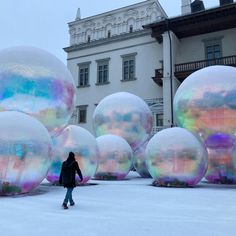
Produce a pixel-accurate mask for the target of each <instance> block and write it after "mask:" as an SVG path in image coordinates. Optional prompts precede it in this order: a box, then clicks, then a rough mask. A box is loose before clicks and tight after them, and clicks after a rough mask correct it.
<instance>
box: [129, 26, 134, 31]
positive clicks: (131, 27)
mask: <svg viewBox="0 0 236 236" xmlns="http://www.w3.org/2000/svg"><path fill="white" fill-rule="evenodd" d="M133 30H134V27H133V25H130V26H129V32H130V33H132V32H133Z"/></svg>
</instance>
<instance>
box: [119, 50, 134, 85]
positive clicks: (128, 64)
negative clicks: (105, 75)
mask: <svg viewBox="0 0 236 236" xmlns="http://www.w3.org/2000/svg"><path fill="white" fill-rule="evenodd" d="M136 55H137V53H133V54H129V55H123V56H121V57H122V58H123V62H122V64H123V69H122V74H123V75H122V81H130V80H135V79H136V78H135V56H136Z"/></svg>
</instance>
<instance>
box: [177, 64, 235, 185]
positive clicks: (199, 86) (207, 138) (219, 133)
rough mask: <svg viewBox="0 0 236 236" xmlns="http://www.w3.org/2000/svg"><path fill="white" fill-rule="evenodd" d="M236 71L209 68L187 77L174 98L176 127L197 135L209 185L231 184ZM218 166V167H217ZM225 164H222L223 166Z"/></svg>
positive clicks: (233, 176)
mask: <svg viewBox="0 0 236 236" xmlns="http://www.w3.org/2000/svg"><path fill="white" fill-rule="evenodd" d="M235 98H236V68H234V67H230V66H209V67H206V68H204V69H201V70H198V71H197V72H194V73H193V74H191V75H190V76H189V77H188V78H187V79H186V80H185V81H184V82H183V83H182V84H181V85H180V87H179V88H178V90H177V93H176V95H175V98H174V112H175V116H176V121H177V124H178V125H179V126H180V127H183V128H186V129H188V130H190V131H192V132H195V133H197V134H198V135H199V136H200V138H201V139H202V141H203V142H205V144H206V146H207V150H208V155H209V170H208V172H207V175H206V178H207V180H208V181H210V182H213V183H215V182H221V183H226V182H235V179H236V176H235V171H234V170H233V160H232V155H233V153H232V145H233V144H232V142H234V139H235V133H236V103H235ZM217 163H218V164H217ZM224 163H225V164H224Z"/></svg>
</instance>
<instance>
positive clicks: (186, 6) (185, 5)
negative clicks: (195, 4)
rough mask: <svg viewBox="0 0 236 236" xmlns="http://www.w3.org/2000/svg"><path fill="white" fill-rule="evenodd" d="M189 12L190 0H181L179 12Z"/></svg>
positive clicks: (183, 13) (184, 13)
mask: <svg viewBox="0 0 236 236" xmlns="http://www.w3.org/2000/svg"><path fill="white" fill-rule="evenodd" d="M190 13H191V0H182V6H181V14H182V15H186V14H190Z"/></svg>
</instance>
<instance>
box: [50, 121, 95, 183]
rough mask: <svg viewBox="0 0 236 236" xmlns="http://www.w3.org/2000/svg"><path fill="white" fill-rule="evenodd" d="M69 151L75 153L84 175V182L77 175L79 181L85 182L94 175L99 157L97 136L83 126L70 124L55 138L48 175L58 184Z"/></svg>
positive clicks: (51, 180) (52, 181)
mask: <svg viewBox="0 0 236 236" xmlns="http://www.w3.org/2000/svg"><path fill="white" fill-rule="evenodd" d="M69 152H74V153H75V158H76V161H77V162H78V164H79V167H80V169H81V172H82V175H83V182H80V179H79V176H78V175H76V180H77V181H78V182H79V183H82V184H85V183H87V182H88V180H89V179H91V177H93V176H94V174H95V172H96V170H97V166H98V158H99V156H98V147H97V141H96V139H95V137H94V136H93V135H92V134H91V133H90V132H89V131H87V130H86V129H84V128H82V127H79V126H76V125H68V126H67V127H66V128H65V129H64V130H63V131H62V132H61V133H60V135H58V136H57V137H54V138H53V162H52V165H51V167H50V169H49V172H48V175H47V180H48V181H49V182H51V183H53V184H58V181H59V176H60V171H61V166H62V162H63V161H65V160H66V159H67V157H68V154H69Z"/></svg>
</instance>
